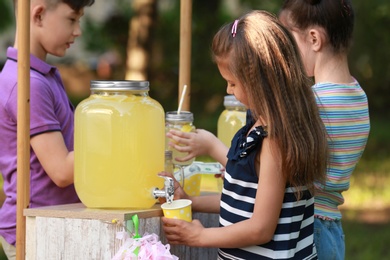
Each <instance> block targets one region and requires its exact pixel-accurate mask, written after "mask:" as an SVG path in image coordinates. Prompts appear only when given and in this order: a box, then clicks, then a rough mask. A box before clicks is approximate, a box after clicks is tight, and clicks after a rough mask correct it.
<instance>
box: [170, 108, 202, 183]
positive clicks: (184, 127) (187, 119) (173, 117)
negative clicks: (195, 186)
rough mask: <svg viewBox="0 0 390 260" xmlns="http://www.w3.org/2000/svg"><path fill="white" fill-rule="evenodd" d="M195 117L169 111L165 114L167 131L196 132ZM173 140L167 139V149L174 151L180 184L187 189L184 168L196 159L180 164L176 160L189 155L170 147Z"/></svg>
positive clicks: (174, 160) (190, 114)
mask: <svg viewBox="0 0 390 260" xmlns="http://www.w3.org/2000/svg"><path fill="white" fill-rule="evenodd" d="M193 121H194V115H193V114H192V113H191V112H188V111H181V112H180V114H178V113H177V111H169V112H166V113H165V131H166V132H168V131H169V130H171V129H175V130H179V131H182V132H194V131H195V129H196V128H195V126H194V125H193ZM169 142H174V141H173V140H169V139H166V149H167V150H170V151H172V161H173V164H174V165H175V166H176V167H177V168H179V170H180V180H181V181H180V184H181V186H182V187H183V189H185V187H184V186H185V176H184V167H185V166H188V165H191V164H192V163H193V162H194V160H195V158H192V159H191V160H188V161H184V162H179V161H177V160H176V159H175V158H177V157H183V156H186V155H187V153H182V152H179V151H177V150H176V149H174V148H172V147H170V146H169V145H168V143H169ZM179 145H180V144H179Z"/></svg>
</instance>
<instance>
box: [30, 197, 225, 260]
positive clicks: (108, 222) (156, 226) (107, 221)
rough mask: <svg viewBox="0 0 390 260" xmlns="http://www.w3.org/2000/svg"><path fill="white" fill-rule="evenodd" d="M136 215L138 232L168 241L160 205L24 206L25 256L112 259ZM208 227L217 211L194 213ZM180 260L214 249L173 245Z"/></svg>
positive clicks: (209, 255)
mask: <svg viewBox="0 0 390 260" xmlns="http://www.w3.org/2000/svg"><path fill="white" fill-rule="evenodd" d="M134 214H137V215H138V217H139V233H140V234H141V235H143V234H144V233H145V232H147V233H149V234H151V233H155V234H157V235H158V236H159V237H160V240H161V242H162V243H163V244H167V240H166V238H165V236H164V232H163V230H162V228H161V221H160V217H161V216H162V215H163V214H162V210H161V209H160V205H159V204H156V205H154V206H153V207H152V208H151V209H146V210H130V209H115V210H113V209H91V208H86V207H85V206H84V205H83V204H81V203H77V204H67V205H59V206H49V207H42V208H33V209H25V210H24V215H25V216H26V259H27V260H40V259H50V260H56V259H65V260H67V259H69V260H74V259H83V260H90V259H91V260H95V259H96V260H100V259H102V260H105V259H111V258H112V257H113V256H114V255H115V254H116V252H117V251H118V250H119V248H120V247H121V245H122V243H123V241H122V240H119V239H117V238H116V235H117V232H120V231H123V229H124V226H125V225H126V221H128V220H131V217H132V216H133V215H134ZM193 218H194V219H195V218H196V219H199V220H200V221H201V222H202V224H203V225H204V226H206V227H212V226H215V227H216V226H218V214H205V213H193ZM170 251H171V253H172V254H174V255H176V256H178V257H179V259H216V258H217V250H216V249H214V248H191V247H187V246H171V250H170Z"/></svg>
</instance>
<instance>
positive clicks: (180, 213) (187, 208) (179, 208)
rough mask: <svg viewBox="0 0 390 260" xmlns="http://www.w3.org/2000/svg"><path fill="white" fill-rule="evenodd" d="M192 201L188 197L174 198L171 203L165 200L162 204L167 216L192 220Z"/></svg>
mask: <svg viewBox="0 0 390 260" xmlns="http://www.w3.org/2000/svg"><path fill="white" fill-rule="evenodd" d="M191 204H192V201H191V200H187V199H179V200H174V201H172V202H171V203H168V202H165V203H164V204H162V205H161V209H162V210H163V213H164V216H165V217H166V218H173V219H182V220H185V221H187V222H191V221H192V208H191Z"/></svg>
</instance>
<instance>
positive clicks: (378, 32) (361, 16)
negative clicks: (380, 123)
mask: <svg viewBox="0 0 390 260" xmlns="http://www.w3.org/2000/svg"><path fill="white" fill-rule="evenodd" d="M354 7H355V10H356V19H355V21H356V23H355V32H354V42H353V45H352V49H351V53H350V64H351V70H352V73H353V75H355V76H356V77H357V80H358V81H359V82H360V83H361V85H362V87H363V88H364V90H365V91H366V93H367V96H368V101H369V105H370V114H371V115H381V116H382V117H383V116H387V117H389V116H390V109H389V107H390V102H389V97H390V62H389V61H390V50H389V48H388V46H390V27H389V24H390V2H389V1H388V0H376V1H364V0H356V1H354Z"/></svg>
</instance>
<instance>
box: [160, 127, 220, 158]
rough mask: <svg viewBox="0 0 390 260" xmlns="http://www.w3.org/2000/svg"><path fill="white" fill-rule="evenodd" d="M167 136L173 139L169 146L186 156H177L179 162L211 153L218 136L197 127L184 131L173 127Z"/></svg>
mask: <svg viewBox="0 0 390 260" xmlns="http://www.w3.org/2000/svg"><path fill="white" fill-rule="evenodd" d="M166 136H167V137H168V138H169V139H171V140H173V141H170V142H169V146H170V147H172V148H174V149H176V150H177V151H179V152H182V153H187V155H186V156H184V157H180V158H175V160H177V161H179V162H184V161H188V160H190V159H192V158H195V157H196V156H199V155H209V154H210V149H211V148H212V147H213V144H214V142H215V141H216V140H217V138H216V137H215V136H214V135H213V134H212V133H211V132H209V131H206V130H203V129H197V130H196V131H195V132H182V131H178V130H173V129H171V130H170V131H169V132H168V133H167V134H166Z"/></svg>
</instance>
